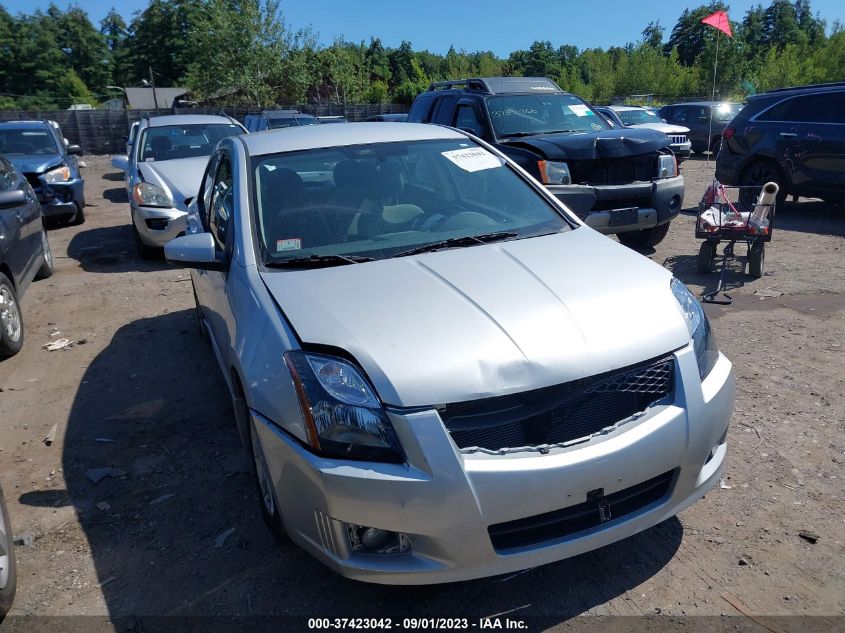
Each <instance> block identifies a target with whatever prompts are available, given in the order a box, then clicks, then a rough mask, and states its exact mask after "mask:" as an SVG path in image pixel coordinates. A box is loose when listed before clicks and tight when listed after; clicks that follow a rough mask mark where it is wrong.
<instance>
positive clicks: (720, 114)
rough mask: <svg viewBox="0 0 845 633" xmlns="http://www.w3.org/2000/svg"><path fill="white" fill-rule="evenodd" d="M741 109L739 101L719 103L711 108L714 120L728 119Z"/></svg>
mask: <svg viewBox="0 0 845 633" xmlns="http://www.w3.org/2000/svg"><path fill="white" fill-rule="evenodd" d="M740 110H742V104H741V103H720V104H719V105H717V106H716V107H714V108H713V120H714V121H730V120H731V119H733V118H734V117H735V116H736V113H737V112H739V111H740Z"/></svg>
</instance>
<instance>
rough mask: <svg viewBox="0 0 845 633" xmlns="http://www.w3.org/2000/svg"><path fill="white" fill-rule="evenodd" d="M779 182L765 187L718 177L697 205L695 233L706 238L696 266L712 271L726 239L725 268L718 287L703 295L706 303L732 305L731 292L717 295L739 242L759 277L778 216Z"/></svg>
mask: <svg viewBox="0 0 845 633" xmlns="http://www.w3.org/2000/svg"><path fill="white" fill-rule="evenodd" d="M776 195H777V185H776V184H774V183H766V184H765V185H763V186H762V187H755V186H751V187H729V186H726V185H723V184H721V183H719V182H717V181H713V183H712V184H711V185H710V186H709V187H708V188H707V191H705V193H704V196H703V197H702V198H701V202H700V203H699V205H698V216H697V218H696V222H695V237H696V238H697V239H703V240H704V242H702V244H701V248H699V249H698V260H697V262H696V268H697V270H698V272H700V273H708V272H712V271H713V263H714V260H715V259H716V251H717V248H718V246H719V243H720V242H727V244H725V248H724V250H723V251H722V254H723V257H722V268H721V271H720V274H719V283H718V285H717V286H716V290H714V291H713V292H708V293H705V294H704V295H702V301H703V302H704V303H718V304H722V305H729V304H730V303H732V302H733V299H731V297H730V295H728V294H726V293H725V294H724V298H718V295H719V293H720V292H722V288H723V285H724V281H725V270H726V269H727V265H728V261H730V260H732V259H734V258H735V257H736V255H735V250H734V247H735V246H736V243H737V242H745V244H746V245H747V247H748V274H749V275H751V276H752V277H754V278H756V279H759V278H760V277H762V276H763V272H764V267H765V262H766V243H767V242H770V241H771V240H772V231H773V229H774V220H775V198H776Z"/></svg>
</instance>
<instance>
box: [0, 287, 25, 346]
mask: <svg viewBox="0 0 845 633" xmlns="http://www.w3.org/2000/svg"><path fill="white" fill-rule="evenodd" d="M0 324H2V325H3V329H4V330H5V331H6V336H8V337H9V340H10V341H12V342H13V343H17V342H18V341H19V340H20V338H21V313H20V311H19V310H18V304H17V303H16V302H15V297H14V295H13V294H12V289H11V288H9V287H8V286H6V285H3V286H0Z"/></svg>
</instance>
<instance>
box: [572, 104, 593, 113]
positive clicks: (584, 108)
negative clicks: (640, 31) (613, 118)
mask: <svg viewBox="0 0 845 633" xmlns="http://www.w3.org/2000/svg"><path fill="white" fill-rule="evenodd" d="M568 107H569V109H570V110H572V111H573V112H574V113H575V114H576V115H577V116H592V114H593V111H592V110H590V108H588V107H587V106H585V105H580V104H578V105H571V106H568Z"/></svg>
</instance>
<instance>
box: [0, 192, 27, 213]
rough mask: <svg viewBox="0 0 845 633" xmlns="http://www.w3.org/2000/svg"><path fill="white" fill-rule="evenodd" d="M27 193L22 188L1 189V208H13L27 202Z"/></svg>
mask: <svg viewBox="0 0 845 633" xmlns="http://www.w3.org/2000/svg"><path fill="white" fill-rule="evenodd" d="M26 201H27V200H26V193H24V191H23V190H22V189H11V190H9V191H0V209H12V208H14V207H22V206H23V205H25V204H26Z"/></svg>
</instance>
